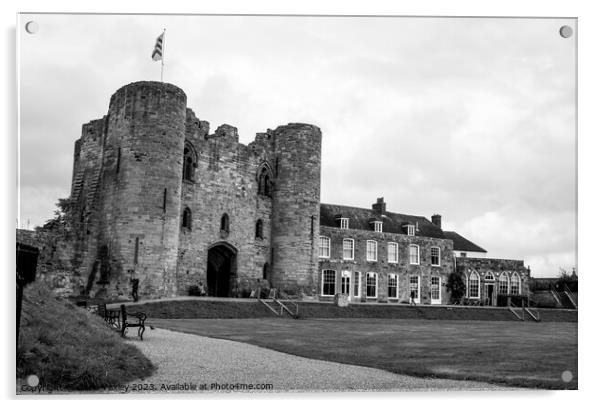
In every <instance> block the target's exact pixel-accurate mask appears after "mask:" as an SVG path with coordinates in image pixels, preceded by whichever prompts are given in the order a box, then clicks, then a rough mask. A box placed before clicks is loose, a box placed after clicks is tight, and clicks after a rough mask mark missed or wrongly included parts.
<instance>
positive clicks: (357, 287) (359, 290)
mask: <svg viewBox="0 0 602 408" xmlns="http://www.w3.org/2000/svg"><path fill="white" fill-rule="evenodd" d="M356 277H357V285H356V282H355V278H356ZM356 291H357V295H356V294H355V293H356ZM352 296H353V297H354V298H360V297H362V273H361V272H360V271H353V294H352Z"/></svg>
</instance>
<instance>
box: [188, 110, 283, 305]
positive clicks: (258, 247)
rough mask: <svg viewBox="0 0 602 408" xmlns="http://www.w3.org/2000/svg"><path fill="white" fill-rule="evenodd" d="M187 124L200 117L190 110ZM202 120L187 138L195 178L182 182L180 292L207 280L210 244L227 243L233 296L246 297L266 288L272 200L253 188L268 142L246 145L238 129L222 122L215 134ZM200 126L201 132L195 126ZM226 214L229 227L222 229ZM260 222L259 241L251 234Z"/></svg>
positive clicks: (267, 153) (268, 152)
mask: <svg viewBox="0 0 602 408" xmlns="http://www.w3.org/2000/svg"><path fill="white" fill-rule="evenodd" d="M188 122H189V124H191V123H192V124H194V123H197V122H198V121H197V120H196V118H195V117H194V116H193V114H192V113H189V118H188ZM205 123H206V122H199V123H198V125H197V127H196V129H195V127H194V126H190V125H189V126H188V129H189V130H188V132H187V140H188V142H189V143H190V144H192V145H193V146H194V149H195V151H196V154H197V156H198V165H197V168H196V169H195V173H194V180H193V181H189V180H184V181H183V187H182V200H181V201H182V205H181V211H180V216H182V213H183V211H184V209H185V208H186V207H188V208H189V209H190V211H191V215H192V225H191V228H190V229H188V228H186V227H185V226H182V225H181V222H180V239H179V259H178V272H177V273H178V276H177V279H178V282H179V285H178V293H179V294H181V295H185V294H187V293H188V290H189V288H190V286H192V285H199V283H201V282H202V283H204V284H206V283H207V262H208V259H207V255H208V251H209V248H210V247H211V246H213V245H216V244H220V243H226V244H228V245H230V246H232V247H234V248H235V249H236V251H237V257H236V268H235V273H236V276H235V277H233V280H232V282H231V288H230V289H231V291H230V295H231V296H248V295H249V293H250V291H251V290H252V289H255V288H256V287H257V286H263V287H267V286H269V282H268V280H267V279H263V268H264V264H266V263H268V264H269V263H270V262H271V260H270V236H271V228H272V227H271V214H272V200H271V198H270V197H265V196H260V195H259V194H258V192H257V189H258V183H257V171H258V168H259V166H260V165H261V164H262V163H267V164H268V165H271V163H272V162H273V154H272V152H271V147H270V144H269V143H268V142H267V140H266V141H265V142H261V141H257V142H255V143H252V144H251V145H249V146H245V145H243V144H241V143H239V142H238V134H237V130H236V128H234V127H232V126H228V125H222V126H220V127H219V128H218V129H217V130H216V132H215V134H212V135H204V136H203V134H204V133H206V132H207V129H206V127H205ZM197 129H199V130H197ZM224 214H227V215H228V218H229V231H228V232H225V231H222V230H221V225H220V221H221V218H222V216H223V215H224ZM258 219H261V220H262V221H263V239H258V238H256V237H255V223H256V221H257V220H258Z"/></svg>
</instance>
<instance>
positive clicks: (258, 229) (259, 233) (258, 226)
mask: <svg viewBox="0 0 602 408" xmlns="http://www.w3.org/2000/svg"><path fill="white" fill-rule="evenodd" d="M255 238H258V239H263V221H262V220H257V222H256V223H255Z"/></svg>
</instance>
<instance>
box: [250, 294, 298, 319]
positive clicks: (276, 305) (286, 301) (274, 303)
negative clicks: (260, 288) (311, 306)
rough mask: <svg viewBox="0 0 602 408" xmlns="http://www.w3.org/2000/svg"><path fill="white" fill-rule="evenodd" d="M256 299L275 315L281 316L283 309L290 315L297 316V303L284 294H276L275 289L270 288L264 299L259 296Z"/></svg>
mask: <svg viewBox="0 0 602 408" xmlns="http://www.w3.org/2000/svg"><path fill="white" fill-rule="evenodd" d="M277 296H280V299H277ZM258 300H259V301H260V302H261V303H262V304H263V305H264V306H265V307H267V308H268V309H270V311H272V313H274V314H275V315H276V316H283V315H284V312H285V311H286V313H288V314H289V315H290V316H292V317H298V316H299V305H298V304H297V303H296V302H294V301H293V299H291V298H290V297H288V296H287V295H286V294H284V293H280V294H277V292H276V290H275V289H270V293H269V295H268V298H267V299H266V300H264V299H261V298H258ZM293 310H294V311H293Z"/></svg>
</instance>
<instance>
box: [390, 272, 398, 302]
mask: <svg viewBox="0 0 602 408" xmlns="http://www.w3.org/2000/svg"><path fill="white" fill-rule="evenodd" d="M391 277H395V296H390V295H389V289H390V288H392V287H393V286H391ZM387 299H399V275H397V274H396V273H390V274H388V275H387Z"/></svg>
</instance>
